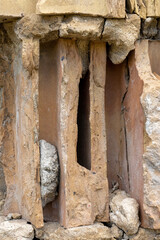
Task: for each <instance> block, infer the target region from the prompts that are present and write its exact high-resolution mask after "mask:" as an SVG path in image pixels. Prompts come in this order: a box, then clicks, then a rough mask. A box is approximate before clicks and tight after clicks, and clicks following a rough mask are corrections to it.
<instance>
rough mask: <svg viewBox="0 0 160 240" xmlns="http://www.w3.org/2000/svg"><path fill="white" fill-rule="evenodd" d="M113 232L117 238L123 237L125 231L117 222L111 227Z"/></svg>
mask: <svg viewBox="0 0 160 240" xmlns="http://www.w3.org/2000/svg"><path fill="white" fill-rule="evenodd" d="M111 233H112V236H113V237H114V238H115V239H121V238H122V236H123V231H122V230H120V229H119V228H118V227H117V226H116V225H115V224H113V225H112V227H111Z"/></svg>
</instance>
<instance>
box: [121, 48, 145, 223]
mask: <svg viewBox="0 0 160 240" xmlns="http://www.w3.org/2000/svg"><path fill="white" fill-rule="evenodd" d="M128 70H129V82H128V88H127V92H126V96H125V98H124V102H123V106H124V110H123V111H124V122H125V132H126V136H125V137H126V143H127V144H126V152H127V162H128V181H129V189H128V191H127V192H129V193H130V195H131V196H132V197H133V198H135V199H136V200H137V201H138V203H139V204H140V215H141V218H142V219H143V218H144V211H143V189H144V181H143V151H144V150H143V148H144V147H143V138H144V112H143V109H142V105H141V102H140V97H141V94H142V91H143V81H142V80H141V78H140V77H139V74H138V72H137V68H136V63H135V53H134V52H132V53H131V54H130V55H129V57H128Z"/></svg>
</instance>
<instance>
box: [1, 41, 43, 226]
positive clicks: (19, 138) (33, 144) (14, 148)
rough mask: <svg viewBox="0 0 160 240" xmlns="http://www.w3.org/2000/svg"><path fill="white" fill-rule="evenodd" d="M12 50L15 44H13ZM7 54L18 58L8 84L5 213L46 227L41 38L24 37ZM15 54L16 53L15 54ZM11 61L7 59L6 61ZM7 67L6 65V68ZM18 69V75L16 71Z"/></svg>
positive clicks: (6, 86)
mask: <svg viewBox="0 0 160 240" xmlns="http://www.w3.org/2000/svg"><path fill="white" fill-rule="evenodd" d="M10 49H11V50H12V45H11V46H10ZM16 51H17V52H16V54H15V52H14V51H12V52H10V55H9V52H8V53H7V52H6V53H5V54H6V55H5V56H4V57H5V58H6V59H7V58H8V56H12V54H13V57H14V61H13V63H12V64H10V61H11V60H12V57H10V61H9V60H8V64H6V66H5V65H4V66H3V67H4V69H5V71H6V69H8V75H7V78H5V79H7V80H6V81H5V85H4V99H5V112H4V121H5V119H6V120H7V118H8V120H7V121H6V122H5V124H3V127H4V130H5V135H4V137H3V145H2V146H3V149H4V152H3V155H2V159H3V167H4V173H5V180H6V185H7V197H6V201H5V206H4V213H5V215H7V214H8V213H20V214H21V215H22V217H23V218H24V219H26V220H27V221H29V222H31V223H32V224H33V225H34V226H36V227H38V228H39V227H42V226H43V215H42V205H41V195H40V177H39V144H38V102H37V101H38V62H39V41H38V40H32V39H31V40H30V39H28V40H24V41H23V42H22V43H21V42H20V43H18V45H17V46H16ZM11 53H12V54H11ZM6 63H7V62H6ZM2 70H3V68H2ZM13 70H14V74H13Z"/></svg>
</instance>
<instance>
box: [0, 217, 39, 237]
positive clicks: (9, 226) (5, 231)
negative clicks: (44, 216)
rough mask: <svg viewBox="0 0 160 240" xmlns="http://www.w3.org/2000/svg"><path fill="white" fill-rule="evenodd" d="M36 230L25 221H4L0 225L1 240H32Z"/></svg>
mask: <svg viewBox="0 0 160 240" xmlns="http://www.w3.org/2000/svg"><path fill="white" fill-rule="evenodd" d="M33 238H34V229H33V227H32V225H30V224H27V222H26V221H25V220H12V221H3V222H1V223H0V239H1V240H32V239H33Z"/></svg>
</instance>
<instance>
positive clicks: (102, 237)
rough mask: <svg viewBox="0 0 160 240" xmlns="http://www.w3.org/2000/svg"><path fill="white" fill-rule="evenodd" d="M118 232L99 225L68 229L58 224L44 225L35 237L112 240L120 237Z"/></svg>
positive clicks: (47, 239) (45, 239)
mask: <svg viewBox="0 0 160 240" xmlns="http://www.w3.org/2000/svg"><path fill="white" fill-rule="evenodd" d="M118 231H119V230H118V228H117V227H116V226H114V227H112V228H108V227H105V226H104V225H103V224H101V223H95V224H93V225H90V226H83V227H76V228H70V229H64V228H62V227H60V225H59V224H58V223H45V225H44V228H43V229H39V230H36V237H37V238H39V239H40V240H52V239H54V240H61V239H63V240H92V239H93V240H114V239H118V238H121V237H122V232H118ZM117 233H118V234H117Z"/></svg>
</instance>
